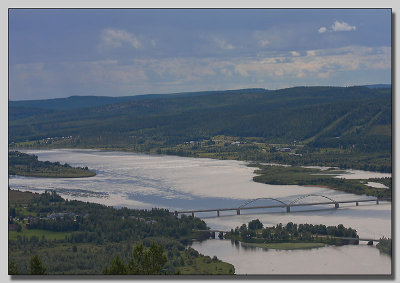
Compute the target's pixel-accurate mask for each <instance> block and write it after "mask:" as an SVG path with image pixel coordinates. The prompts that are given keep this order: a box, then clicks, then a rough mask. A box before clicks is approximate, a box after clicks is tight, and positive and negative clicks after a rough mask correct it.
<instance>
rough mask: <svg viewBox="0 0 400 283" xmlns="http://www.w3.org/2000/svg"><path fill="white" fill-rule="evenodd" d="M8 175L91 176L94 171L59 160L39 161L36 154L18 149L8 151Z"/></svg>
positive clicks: (47, 176)
mask: <svg viewBox="0 0 400 283" xmlns="http://www.w3.org/2000/svg"><path fill="white" fill-rule="evenodd" d="M8 175H19V176H25V177H42V178H82V177H93V176H95V175H96V173H95V172H93V171H91V170H89V168H88V167H84V168H83V167H71V166H70V165H69V164H67V163H65V164H61V163H60V162H50V161H39V160H38V157H37V156H36V155H33V154H32V155H31V154H26V153H22V152H19V151H9V152H8Z"/></svg>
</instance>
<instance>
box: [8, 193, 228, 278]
mask: <svg viewBox="0 0 400 283" xmlns="http://www.w3.org/2000/svg"><path fill="white" fill-rule="evenodd" d="M9 229H11V230H9V245H8V246H9V262H13V265H14V267H16V268H17V269H18V271H19V274H27V273H29V269H28V266H29V258H30V257H32V256H33V255H35V254H37V255H39V256H40V258H41V259H42V261H43V264H44V265H45V266H46V267H47V273H48V274H62V273H65V274H102V271H103V270H104V268H105V267H107V266H110V265H111V264H112V260H113V258H114V257H115V256H117V255H118V256H119V257H120V259H121V261H123V262H125V263H128V262H129V261H130V259H131V258H132V251H133V247H134V246H137V245H140V244H142V245H143V246H144V249H147V248H150V247H151V245H152V244H151V243H156V244H157V245H158V246H160V247H162V249H163V255H164V256H165V257H166V258H167V261H166V262H165V263H164V264H163V266H162V273H164V274H179V273H181V274H186V273H191V274H194V273H195V274H233V273H234V267H233V266H232V265H230V264H228V263H224V262H221V261H220V260H218V259H213V260H212V259H211V258H209V257H207V256H203V255H201V254H199V253H198V252H197V251H195V250H193V249H189V248H187V247H186V244H187V243H188V242H190V241H191V240H192V239H203V238H205V237H206V236H207V234H206V233H201V232H194V231H193V230H205V229H208V228H207V226H206V224H205V223H204V221H202V220H200V219H199V218H193V217H185V216H184V217H181V218H178V217H176V216H175V215H174V214H173V213H171V212H169V211H168V210H165V209H157V208H154V209H151V210H138V209H128V208H120V209H116V208H113V207H107V206H104V205H99V204H94V203H85V202H80V201H67V200H64V199H62V198H61V197H60V196H58V195H57V194H56V193H54V192H51V193H49V192H47V193H45V194H41V195H39V194H32V193H28V192H25V193H22V192H18V191H12V190H9ZM153 245H154V244H153Z"/></svg>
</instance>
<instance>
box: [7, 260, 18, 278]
mask: <svg viewBox="0 0 400 283" xmlns="http://www.w3.org/2000/svg"><path fill="white" fill-rule="evenodd" d="M18 274H19V272H18V268H17V266H16V265H15V262H14V261H12V260H11V261H10V262H9V263H8V275H18Z"/></svg>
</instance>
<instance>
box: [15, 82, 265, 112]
mask: <svg viewBox="0 0 400 283" xmlns="http://www.w3.org/2000/svg"><path fill="white" fill-rule="evenodd" d="M266 91H267V90H265V89H263V88H252V89H238V90H224V91H197V92H183V93H170V94H144V95H134V96H119V97H110V96H77V95H75V96H70V97H66V98H53V99H41V100H20V101H10V103H9V106H10V108H11V110H12V111H11V112H12V114H14V113H15V112H16V111H21V110H22V111H25V112H27V111H29V110H30V111H32V110H31V109H35V110H38V109H41V110H42V111H54V110H72V109H81V108H90V107H96V106H101V105H106V104H114V103H122V102H127V101H138V100H146V99H159V98H173V97H185V96H203V95H210V94H216V93H230V94H234V93H241V92H247V93H250V92H253V93H254V92H259V93H261V92H262V93H264V92H266ZM12 118H13V116H12ZM12 120H14V119H12Z"/></svg>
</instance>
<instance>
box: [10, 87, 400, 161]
mask: <svg viewBox="0 0 400 283" xmlns="http://www.w3.org/2000/svg"><path fill="white" fill-rule="evenodd" d="M391 99H392V97H391V89H390V88H377V89H375V88H367V87H295V88H287V89H281V90H274V91H265V90H264V91H251V90H249V91H247V90H242V91H235V92H215V93H210V94H208V95H197V96H190V95H188V96H178V97H168V98H151V99H141V100H136V101H126V102H122V103H113V104H106V105H101V106H97V107H91V108H86V109H85V110H84V111H82V110H81V109H72V110H68V111H55V110H54V109H53V110H52V112H49V113H40V112H39V113H37V114H34V115H32V116H29V117H25V118H23V117H22V118H19V119H16V120H13V121H10V122H9V141H10V142H21V141H27V140H39V139H44V138H48V137H62V136H64V137H65V136H72V137H74V143H76V145H78V146H110V145H113V146H132V147H133V148H135V145H141V146H142V148H147V149H150V148H157V147H158V148H160V147H161V148H162V147H166V146H173V145H177V144H182V143H184V142H187V141H201V140H210V139H211V138H212V137H214V136H217V135H224V136H232V137H238V138H245V137H257V138H259V140H260V141H262V142H265V143H292V142H293V141H294V140H296V141H297V142H298V143H303V144H305V145H307V146H308V147H309V148H316V147H317V148H324V147H330V148H343V149H346V148H353V149H356V150H357V151H361V152H383V153H384V154H385V155H386V156H387V155H390V153H391V117H392V112H391V107H392V105H391ZM12 111H13V108H10V116H11V115H13V112H12Z"/></svg>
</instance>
